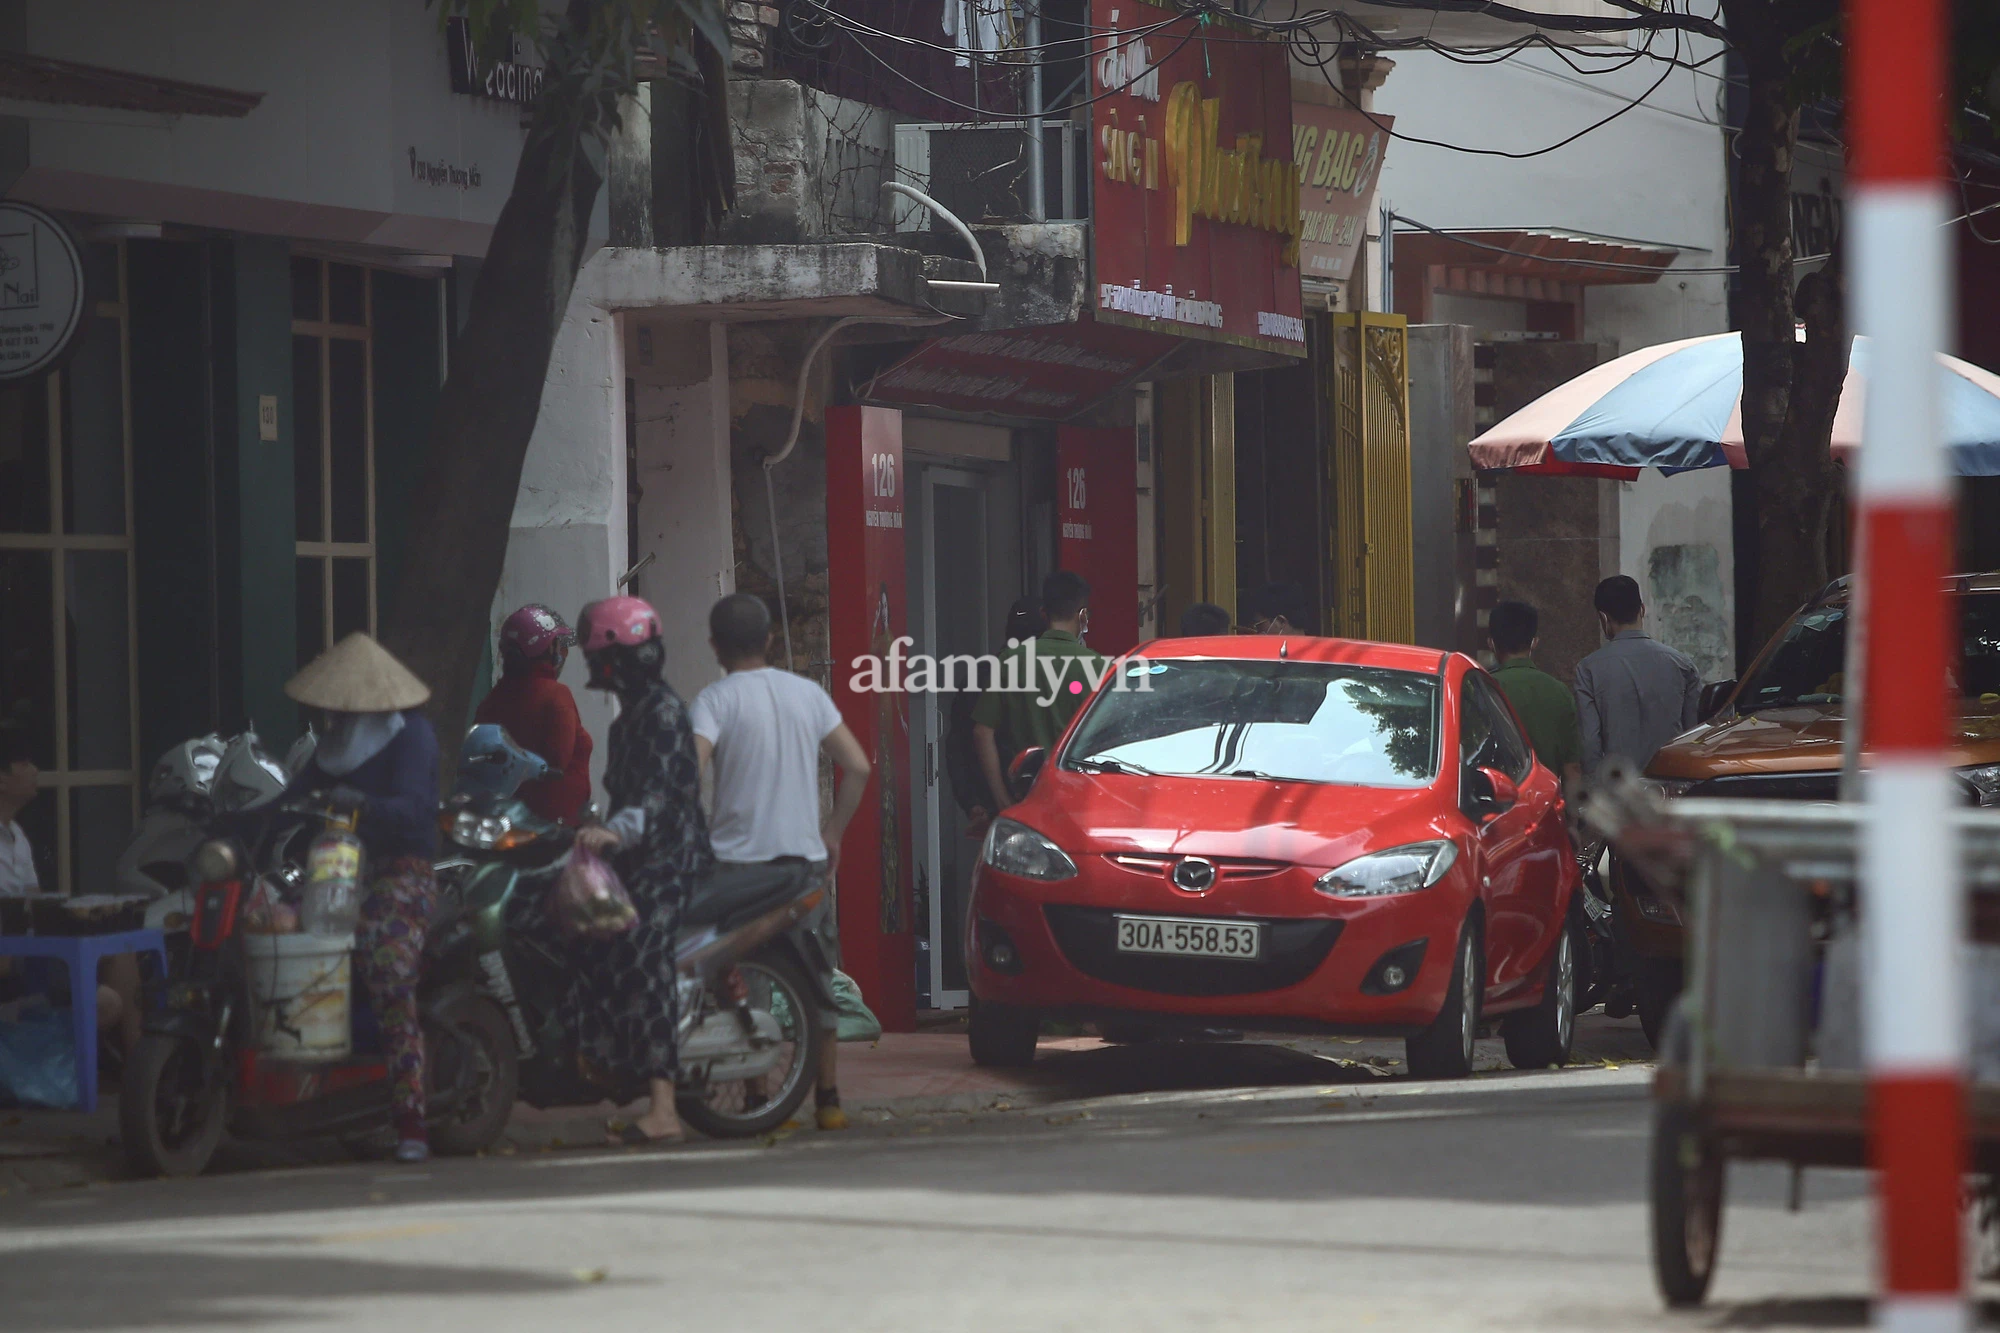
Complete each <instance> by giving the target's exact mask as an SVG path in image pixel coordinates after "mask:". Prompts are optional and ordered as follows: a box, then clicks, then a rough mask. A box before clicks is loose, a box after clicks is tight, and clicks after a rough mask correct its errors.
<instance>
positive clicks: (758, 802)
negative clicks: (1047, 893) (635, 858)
mask: <svg viewBox="0 0 2000 1333" xmlns="http://www.w3.org/2000/svg"><path fill="white" fill-rule="evenodd" d="M708 633H709V644H710V645H711V646H712V647H713V648H714V649H715V657H716V660H717V661H719V662H720V663H722V669H723V670H724V671H725V672H727V673H728V674H727V675H725V676H724V677H723V678H722V679H721V680H718V681H716V682H715V683H714V684H713V685H710V686H709V687H708V688H707V689H705V690H703V691H702V692H701V693H700V694H698V695H696V696H695V700H694V704H693V706H692V707H691V708H690V709H689V710H688V712H689V718H690V720H691V721H692V723H693V724H694V737H695V742H694V743H695V751H696V752H697V753H698V754H699V755H700V756H701V764H702V768H703V769H704V770H705V771H706V772H708V773H709V774H710V775H711V776H712V777H713V779H714V801H713V810H712V811H711V814H710V817H709V823H708V836H709V842H710V843H711V844H712V845H713V846H714V848H715V856H716V859H717V860H718V861H723V862H731V861H735V862H757V861H775V860H777V859H779V858H780V857H800V858H803V859H804V860H805V861H807V862H809V863H810V864H811V866H812V870H813V873H814V874H815V875H817V876H819V877H821V878H823V879H824V880H825V881H826V882H827V885H828V892H827V896H826V899H825V901H824V902H823V903H822V904H821V906H820V907H819V909H818V910H817V912H815V914H814V916H813V917H811V918H809V919H808V921H807V922H806V923H805V924H807V925H808V926H809V927H810V928H811V929H812V930H813V932H814V934H815V935H817V936H818V938H819V942H820V950H819V952H820V954H821V961H822V962H823V963H824V965H825V968H826V972H825V974H824V975H822V977H821V978H820V980H821V982H822V983H823V985H822V997H824V995H826V994H829V993H831V986H832V980H833V978H832V969H833V968H835V967H838V966H839V964H840V934H839V924H838V921H837V919H836V914H835V912H834V894H833V884H832V877H833V873H834V871H835V869H836V868H838V866H839V864H840V839H841V836H842V835H843V834H845V833H846V832H847V825H848V822H849V821H850V820H852V819H853V818H854V813H855V811H857V810H859V809H860V808H861V798H862V795H863V793H864V791H865V790H866V788H867V786H868V774H869V764H868V755H867V753H866V752H865V751H863V750H862V748H861V742H860V741H858V740H856V739H855V738H854V733H853V732H851V731H849V730H848V729H847V724H846V723H844V722H842V721H841V720H840V710H839V709H837V708H835V707H834V705H833V700H832V699H830V698H828V697H827V693H826V691H825V690H823V689H821V688H820V687H819V686H818V685H817V684H815V683H814V682H813V681H810V680H807V679H806V678H805V677H804V676H796V675H793V674H792V673H791V672H789V671H780V670H778V669H777V668H776V667H774V666H772V665H771V664H770V661H769V653H770V650H771V612H770V609H769V608H768V607H766V606H765V605H764V602H763V600H762V599H761V598H757V597H752V596H751V595H750V594H748V593H736V594H734V595H732V596H729V597H725V598H723V599H722V600H721V601H719V602H717V603H716V604H715V606H714V608H713V609H712V610H711V611H710V612H709V615H708ZM821 752H824V753H825V754H826V756H827V757H828V758H829V759H831V760H832V761H833V763H834V765H835V766H836V767H837V768H838V769H839V770H840V782H839V785H838V788H837V790H836V791H835V793H834V800H833V809H832V810H830V811H829V812H827V814H826V816H825V817H824V818H821V816H820V809H819V758H820V754H821ZM820 1019H821V1025H822V1026H823V1027H824V1028H825V1030H826V1041H825V1043H824V1044H823V1045H822V1047H821V1056H820V1067H819V1084H818V1088H817V1097H816V1101H815V1106H816V1108H817V1111H818V1122H819V1127H820V1128H821V1129H845V1128H846V1127H847V1116H846V1113H845V1112H843V1111H842V1110H841V1109H840V1090H839V1086H838V1084H837V1083H836V1081H835V1076H834V1073H835V1071H834V1065H835V1052H836V1050H837V1046H838V1043H837V1042H836V1041H835V1040H834V1036H833V1034H834V1031H835V1029H836V1027H837V1024H838V1020H837V1017H836V1015H835V1014H834V1012H833V1010H832V1009H831V1008H830V1007H828V1008H826V1009H825V1012H823V1013H822V1014H821V1015H820Z"/></svg>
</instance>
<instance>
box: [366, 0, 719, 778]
mask: <svg viewBox="0 0 2000 1333" xmlns="http://www.w3.org/2000/svg"><path fill="white" fill-rule="evenodd" d="M409 2H410V3H415V2H416V0H409ZM438 7H439V10H440V13H439V18H440V21H443V20H445V19H449V18H457V17H462V18H464V19H465V20H466V21H467V23H468V24H469V26H470V29H471V36H472V39H473V42H474V45H475V47H476V48H477V49H480V50H490V49H492V48H493V46H494V45H495V43H496V42H499V41H503V40H504V39H505V38H507V37H508V36H510V35H512V34H523V35H530V36H531V37H532V40H533V41H534V43H535V45H536V47H537V49H538V50H539V52H540V54H541V57H542V62H543V66H544V71H545V73H544V82H543V86H542V91H541V94H540V95H539V96H538V97H537V98H536V99H535V101H534V103H533V106H532V108H531V119H530V122H529V126H528V132H527V137H526V140H525V141H524V143H523V145H522V148H521V158H520V162H519V164H518V165H517V166H516V168H515V173H514V185H513V189H512V191H511V192H510V193H509V194H508V196H507V202H506V203H505V205H504V206H503V207H502V208H501V210H500V217H499V220H498V221H497V222H496V224H495V225H494V228H493V236H492V240H491V242H490V243H489V244H488V246H487V251H486V255H485V259H484V262H483V263H482V265H481V267H480V270H479V275H478V279H477V281H476V282H475V284H474V286H473V290H472V300H471V306H470V309H469V311H468V312H467V315H466V320H465V325H464V327H463V329H462V330H460V332H459V335H458V339H457V342H456V343H455V345H454V346H453V349H452V357H451V369H450V373H449V375H448V377H447V378H446V380H445V385H444V389H443V392H442V394H441V396H440V399H439V402H438V409H437V415H436V417H435V419H434V421H433V423H432V426H431V432H430V438H429V441H428V447H427V452H426V456H425V462H424V472H423V478H422V481H421V482H420V483H419V486H418V491H417V498H416V503H415V505H414V506H413V508H412V512H413V513H415V514H418V515H421V516H422V517H421V519H420V521H418V522H416V523H415V524H413V525H412V529H411V532H410V534H409V539H408V547H407V551H408V555H407V559H406V563H405V566H404V569H403V573H402V576H401V579H400V582H399V584H398V586H397V587H396V589H395V591H394V594H393V597H392V598H391V599H390V601H389V607H390V609H389V613H388V616H387V619H386V621H385V623H384V625H383V630H382V638H383V641H384V643H385V644H386V645H387V646H388V647H389V649H390V650H391V651H392V652H394V653H395V654H396V655H397V656H398V657H400V658H401V659H402V660H403V661H404V662H405V663H407V664H408V665H409V666H410V668H411V669H412V670H414V671H415V672H416V673H417V674H418V675H419V676H421V677H423V679H424V680H425V681H426V682H427V683H429V685H430V686H431V689H432V703H431V711H432V715H433V720H434V721H435V723H436V724H437V725H438V728H439V730H440V732H441V733H443V734H444V735H446V736H447V737H449V736H455V735H456V734H457V733H458V731H459V730H460V729H461V728H462V727H463V726H464V724H465V722H466V719H467V718H468V717H469V716H470V714H471V710H472V704H473V702H474V701H473V700H472V697H471V695H472V690H473V686H474V682H475V679H476V677H477V675H478V672H479V664H480V661H481V660H482V658H483V657H484V655H485V651H486V648H487V638H488V635H489V634H490V633H491V632H492V625H491V613H492V604H493V598H494V595H495V593H496V592H497V591H498V589H499V586H500V577H501V573H502V570H503V568H504V566H505V563H506V557H507V541H508V537H509V533H510V530H511V526H512V519H513V513H514V501H515V496H516V494H517V493H518V491H519V490H520V485H521V473H522V468H523V465H524V463H525V461H526V458H527V453H528V444H529V441H530V439H531V438H532V437H533V435H534V430H535V422H536V419H537V418H538V417H539V415H540V412H541V402H542V389H543V384H544V382H545V381H546V380H547V378H548V370H549V358H550V356H551V354H552V352H553V350H554V347H555V341H556V337H557V334H558V333H559V331H560V330H561V327H562V322H563V317H564V314H565V313H566V312H567V310H568V308H569V303H570V296H571V294H572V292H573V290H574V289H575V286H576V276H577V273H578V271H579V269H580V268H581V267H582V264H583V261H584V260H585V258H586V257H587V256H588V251H589V248H590V238H589V230H590V218H591V213H592V211H593V209H594V208H595V207H596V203H597V197H598V194H599V192H600V191H602V189H603V188H604V184H605V179H606V171H607V166H606V163H607V155H608V151H609V145H610V143H611V140H612V136H613V134H614V133H615V132H616V131H617V130H618V128H619V125H620V120H621V117H622V116H623V115H625V114H626V113H627V110H628V108H630V107H631V106H632V105H633V102H632V97H633V94H634V93H636V92H637V91H638V89H639V87H640V85H641V84H642V83H643V82H645V81H647V80H651V79H656V78H662V77H665V78H674V79H679V80H683V81H685V82H688V83H691V84H694V85H696V86H698V87H699V88H700V89H701V94H702V102H703V106H704V109H705V112H706V114H705V115H704V117H703V119H704V121H705V124H706V127H707V130H708V132H709V133H710V134H711V135H717V134H719V135H720V136H721V139H722V142H723V145H724V147H725V149H726V147H727V142H728V134H729V129H728V124H729V121H728V104H727V100H726V99H727V88H726V83H725V80H726V77H727V62H728V52H729V36H728V31H727V27H726V24H725V21H724V17H723V10H722V0H568V3H566V4H564V5H562V6H561V7H560V8H559V9H556V10H553V11H547V12H545V11H544V10H543V9H542V7H541V5H540V4H538V3H537V2H536V0H444V3H443V4H441V5H439V6H438ZM709 159H711V160H712V161H713V162H714V163H715V164H716V165H715V167H714V168H713V169H710V170H708V171H706V172H705V173H704V175H705V176H706V179H701V180H694V181H690V182H688V183H687V184H688V188H689V190H690V191H691V192H692V193H693V195H694V197H695V198H696V199H697V200H698V201H699V205H700V207H701V208H702V209H703V210H704V211H705V212H706V214H707V216H708V217H709V219H710V220H711V221H713V220H714V219H716V218H719V217H720V216H721V215H722V213H723V212H724V211H725V210H726V209H727V208H728V207H729V206H730V204H731V202H732V197H733V187H734V178H733V172H731V171H729V170H727V169H725V166H724V164H729V163H730V162H731V160H732V159H731V157H730V154H729V153H728V152H727V151H725V152H723V153H721V154H720V155H717V154H713V153H711V154H710V155H709ZM603 591H604V592H605V593H607V594H608V593H610V592H611V591H612V590H611V589H609V588H606V589H604V590H603ZM456 756H457V748H456V746H454V745H447V746H446V747H445V761H446V765H447V768H448V769H449V768H450V767H451V765H452V763H453V761H454V760H455V759H456ZM445 776H446V781H447V783H448V782H449V780H450V774H449V772H447V774H446V775H445Z"/></svg>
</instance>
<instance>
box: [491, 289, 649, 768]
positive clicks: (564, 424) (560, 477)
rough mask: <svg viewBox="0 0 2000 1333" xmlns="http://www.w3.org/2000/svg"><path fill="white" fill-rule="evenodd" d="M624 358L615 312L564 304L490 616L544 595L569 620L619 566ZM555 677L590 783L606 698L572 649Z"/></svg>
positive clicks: (608, 587)
mask: <svg viewBox="0 0 2000 1333" xmlns="http://www.w3.org/2000/svg"><path fill="white" fill-rule="evenodd" d="M624 459H625V363H624V349H623V348H622V346H621V345H620V339H619V337H618V323H617V317H616V316H614V315H611V314H609V313H607V312H605V311H602V310H599V309H597V308H595V307H593V306H590V305H587V304H585V303H583V302H581V301H573V302H571V304H570V310H569V313H568V315H566V316H565V317H564V319H563V324H562V329H561V331H560V332H559V333H558V334H557V335H556V345H555V352H554V355H553V356H552V357H551V358H550V362H549V376H548V381H547V383H546V384H545V385H544V387H543V390H542V411H541V416H540V418H539V419H538V420H537V421H536V423H535V434H534V439H533V440H532V442H531V443H530V444H529V446H528V457H527V461H526V464H525V466H524V467H523V469H522V473H521V489H520V493H519V494H518V495H517V496H516V497H515V501H514V522H513V529H512V532H511V533H510V535H509V537H508V541H507V564H506V568H505V570H504V572H503V573H502V574H501V578H500V589H499V592H498V593H497V594H496V595H495V597H494V599H493V623H494V628H495V630H496V631H497V629H498V628H499V623H500V620H501V619H502V618H504V617H505V616H506V615H507V614H508V613H509V612H510V611H512V610H514V608H516V607H518V606H520V605H521V604H522V603H524V602H546V603H548V604H549V605H550V606H553V607H555V608H556V609H557V610H559V611H561V612H562V614H563V616H564V617H565V618H567V619H569V620H571V621H572V622H574V619H575V616H576V613H577V611H579V610H581V609H582V607H583V604H584V603H585V602H588V601H592V600H594V599H596V598H599V597H608V596H610V595H611V594H612V592H613V591H614V584H615V581H616V580H617V578H618V576H619V575H620V574H623V573H624V572H625V568H626V564H625V555H626V535H625V474H624V466H623V464H624ZM563 681H564V683H565V684H567V685H568V686H569V687H570V688H571V689H572V690H573V691H575V692H576V699H577V707H578V709H579V710H580V711H581V712H582V714H583V725H584V727H585V728H586V729H588V730H589V732H590V733H591V735H592V736H594V737H595V738H597V741H598V745H597V749H596V751H595V753H594V754H593V756H592V763H591V781H592V783H593V784H596V785H597V786H598V787H601V785H602V782H603V777H604V758H605V746H604V744H603V740H604V735H605V729H606V728H607V727H608V726H609V725H610V723H611V719H612V717H613V716H614V715H615V711H614V705H613V703H612V700H611V697H610V696H609V695H606V694H600V693H598V692H596V691H591V690H586V689H585V688H584V667H583V657H582V655H581V654H572V655H571V656H570V661H569V665H568V667H567V668H565V670H564V672H563Z"/></svg>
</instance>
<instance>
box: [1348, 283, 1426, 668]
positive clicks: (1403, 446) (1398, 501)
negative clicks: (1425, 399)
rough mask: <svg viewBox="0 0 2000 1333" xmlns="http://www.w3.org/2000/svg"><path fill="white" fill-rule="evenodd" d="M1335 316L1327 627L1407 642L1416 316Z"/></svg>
mask: <svg viewBox="0 0 2000 1333" xmlns="http://www.w3.org/2000/svg"><path fill="white" fill-rule="evenodd" d="M1328 322H1329V325H1330V327H1329V330H1328V333H1329V336H1328V338H1327V344H1328V348H1329V352H1330V357H1331V370H1332V373H1331V374H1329V375H1328V376H1327V377H1326V385H1327V391H1328V393H1329V394H1330V396H1331V398H1332V403H1331V404H1330V406H1331V409H1332V410H1331V412H1330V413H1329V418H1330V420H1331V421H1332V423H1333V430H1332V432H1331V439H1330V440H1329V441H1328V444H1329V448H1328V457H1327V483H1328V485H1329V487H1330V488H1331V491H1332V497H1333V505H1332V514H1333V528H1332V531H1331V532H1330V533H1328V541H1329V544H1330V545H1329V550H1328V556H1329V558H1330V559H1331V560H1332V562H1333V578H1332V580H1331V581H1330V586H1331V587H1332V589H1333V605H1332V606H1331V607H1329V608H1328V609H1327V624H1328V625H1329V626H1330V627H1331V629H1332V632H1333V633H1335V634H1337V635H1340V636H1343V637H1345V638H1352V639H1380V640H1386V641H1388V642H1392V643H1408V642H1410V641H1411V640H1412V639H1413V638H1414V637H1415V635H1416V611H1415V606H1414V593H1413V590H1412V586H1411V554H1410V377H1409V357H1408V355H1407V353H1408V350H1409V327H1408V321H1407V320H1406V319H1405V318H1404V317H1403V316H1401V315H1384V314H1376V313H1372V312H1367V311H1362V312H1357V313H1354V314H1345V315H1332V316H1329V317H1328Z"/></svg>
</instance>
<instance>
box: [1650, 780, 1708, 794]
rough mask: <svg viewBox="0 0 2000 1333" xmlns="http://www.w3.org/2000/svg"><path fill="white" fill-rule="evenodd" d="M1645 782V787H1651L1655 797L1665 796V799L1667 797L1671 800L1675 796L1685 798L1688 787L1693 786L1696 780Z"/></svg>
mask: <svg viewBox="0 0 2000 1333" xmlns="http://www.w3.org/2000/svg"><path fill="white" fill-rule="evenodd" d="M1645 782H1646V785H1647V786H1648V787H1651V788H1652V789H1653V795H1655V796H1665V797H1668V798H1669V799H1671V798H1673V797H1675V796H1685V795H1687V793H1688V789H1689V788H1690V787H1693V786H1694V785H1695V783H1696V779H1694V778H1647V779H1646V780H1645Z"/></svg>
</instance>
